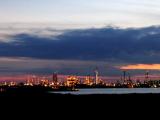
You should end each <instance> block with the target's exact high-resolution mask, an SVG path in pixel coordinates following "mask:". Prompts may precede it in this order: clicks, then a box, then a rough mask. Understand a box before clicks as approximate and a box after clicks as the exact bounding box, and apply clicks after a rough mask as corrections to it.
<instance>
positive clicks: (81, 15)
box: [0, 0, 160, 76]
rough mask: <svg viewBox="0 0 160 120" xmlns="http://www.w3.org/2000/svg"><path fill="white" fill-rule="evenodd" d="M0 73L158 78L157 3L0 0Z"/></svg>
mask: <svg viewBox="0 0 160 120" xmlns="http://www.w3.org/2000/svg"><path fill="white" fill-rule="evenodd" d="M0 18H1V19H0V75H7V74H32V73H33V74H36V73H38V74H51V73H52V72H54V71H58V72H59V73H61V74H77V75H88V74H92V73H93V70H94V69H95V68H96V67H98V68H99V70H100V74H101V75H103V76H119V75H121V69H131V70H132V72H133V74H143V73H144V71H143V70H146V69H147V70H148V69H149V70H152V73H153V74H160V73H159V70H160V46H159V45H160V26H159V25H160V0H0Z"/></svg>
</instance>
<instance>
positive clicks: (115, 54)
mask: <svg viewBox="0 0 160 120" xmlns="http://www.w3.org/2000/svg"><path fill="white" fill-rule="evenodd" d="M7 30H8V31H9V29H6V31H7ZM20 31H22V30H20ZM37 31H38V29H36V31H35V30H31V31H29V30H26V31H23V32H17V31H14V32H8V34H9V35H6V36H9V37H6V36H5V37H3V39H2V40H1V42H0V57H1V58H29V59H31V60H30V61H34V60H35V59H36V60H42V61H45V62H41V63H40V64H38V65H37V66H36V67H35V71H41V70H42V72H43V71H44V69H45V70H46V71H51V69H59V70H60V71H63V73H65V72H67V71H69V69H72V70H70V71H71V72H72V71H74V68H76V70H75V71H74V73H75V72H77V73H79V72H81V73H84V72H82V71H83V70H84V69H87V67H90V68H91V66H92V68H93V66H97V64H98V65H99V64H100V66H101V67H102V68H103V70H104V71H105V69H106V65H108V66H109V68H110V69H111V70H115V69H117V68H116V67H115V66H122V65H130V64H159V60H160V47H159V44H160V27H159V26H151V27H146V28H127V29H122V28H117V27H106V28H92V29H73V30H56V29H53V28H52V29H49V28H45V29H44V28H43V29H40V30H39V31H40V32H37ZM6 33H7V32H6ZM40 33H43V34H40ZM48 33H49V34H48ZM55 33H56V34H55ZM5 41H7V42H5ZM49 61H52V63H50V62H49ZM56 61H61V62H58V63H57V62H56ZM62 61H63V62H62ZM73 61H75V62H74V63H75V64H74V66H73ZM91 61H92V62H91ZM12 62H13V61H12ZM12 62H11V63H12ZM89 62H91V63H92V65H91V66H90V65H89ZM31 63H32V62H31ZM46 63H47V64H48V65H46ZM54 63H55V64H54ZM80 63H83V65H82V64H80ZM17 64H18V63H17ZM32 64H34V63H32ZM32 64H30V66H31V67H32ZM49 64H52V65H53V66H52V68H51V69H48V70H47V66H48V68H49V66H50V65H49ZM64 64H65V65H68V67H67V68H65V66H63V65H64ZM10 65H11V64H10ZM57 65H59V68H56V66H57ZM11 66H12V65H11ZM38 66H41V69H40V68H39V67H38ZM44 66H45V67H44ZM69 66H71V67H69ZM103 66H105V67H103ZM111 66H112V67H111ZM3 67H5V66H3ZM20 67H21V66H20ZM21 68H24V71H25V70H26V69H25V68H26V67H24V66H23V67H21ZM36 68H37V69H36ZM1 69H2V68H1ZM16 69H18V68H16ZM119 69H120V67H119ZM2 70H4V68H3V69H2ZM6 71H7V70H6ZM21 71H23V70H22V69H21ZM71 72H70V73H71ZM110 73H114V72H110ZM115 73H117V72H115ZM104 74H105V73H104Z"/></svg>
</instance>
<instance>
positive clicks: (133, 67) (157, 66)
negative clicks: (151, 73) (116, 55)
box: [120, 64, 160, 70]
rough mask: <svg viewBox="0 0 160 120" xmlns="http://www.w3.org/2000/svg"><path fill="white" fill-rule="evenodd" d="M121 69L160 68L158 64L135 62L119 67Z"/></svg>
mask: <svg viewBox="0 0 160 120" xmlns="http://www.w3.org/2000/svg"><path fill="white" fill-rule="evenodd" d="M120 69H122V70H160V64H135V65H127V66H122V67H120Z"/></svg>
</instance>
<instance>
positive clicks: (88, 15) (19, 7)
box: [0, 0, 160, 27]
mask: <svg viewBox="0 0 160 120" xmlns="http://www.w3.org/2000/svg"><path fill="white" fill-rule="evenodd" d="M159 6H160V0H154V1H153V0H138V1H137V0H14V1H12V0H1V1H0V18H1V19H0V22H2V23H3V22H9V23H10V22H12V23H15V22H16V23H20V22H21V23H24V22H25V23H26V22H27V23H28V22H29V23H35V22H36V23H37V22H39V23H54V24H56V25H57V24H59V25H63V26H64V25H68V24H69V25H70V26H72V27H73V26H74V27H81V26H83V27H98V26H105V25H117V26H121V27H143V26H149V25H157V24H159V18H160V14H159V13H160V7H159Z"/></svg>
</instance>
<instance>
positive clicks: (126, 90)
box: [51, 88, 160, 95]
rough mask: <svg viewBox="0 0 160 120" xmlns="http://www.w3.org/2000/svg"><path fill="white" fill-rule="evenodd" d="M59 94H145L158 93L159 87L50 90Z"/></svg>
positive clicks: (159, 91)
mask: <svg viewBox="0 0 160 120" xmlns="http://www.w3.org/2000/svg"><path fill="white" fill-rule="evenodd" d="M51 93H60V94H73V95H91V94H134V93H137V94H146V93H148V94H149V93H160V88H112V89H108V88H107V89H106V88H102V89H100V88H97V89H79V91H63V92H62V91H60V92H51Z"/></svg>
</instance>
